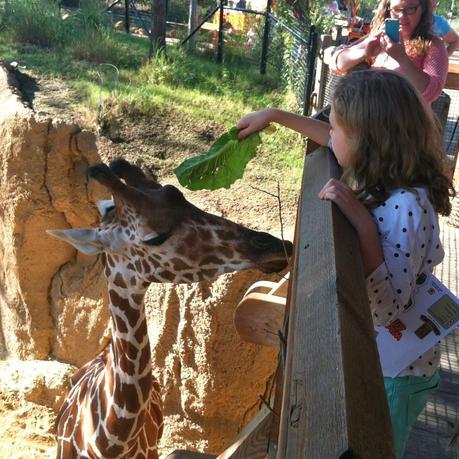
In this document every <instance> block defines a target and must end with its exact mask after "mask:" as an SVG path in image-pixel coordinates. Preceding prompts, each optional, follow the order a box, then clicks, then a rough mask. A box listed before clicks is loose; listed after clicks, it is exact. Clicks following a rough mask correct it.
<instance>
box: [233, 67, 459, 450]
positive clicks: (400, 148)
mask: <svg viewBox="0 0 459 459" xmlns="http://www.w3.org/2000/svg"><path fill="white" fill-rule="evenodd" d="M271 122H277V123H279V124H281V125H283V126H286V127H288V128H291V129H294V130H295V131H298V132H300V133H302V134H304V135H305V136H307V137H309V138H310V139H312V140H314V141H315V142H317V143H318V144H320V145H323V146H326V145H330V147H331V148H332V149H333V152H334V154H335V156H336V158H337V160H338V163H339V164H340V165H341V166H342V168H343V169H344V175H343V177H346V179H343V180H342V181H339V180H336V179H331V180H330V181H328V182H327V183H326V184H325V185H324V187H323V188H322V190H321V191H320V193H319V198H320V199H325V200H331V201H333V202H334V203H335V204H336V205H337V206H338V207H339V208H340V209H341V211H342V212H343V213H344V215H346V217H347V218H348V219H349V221H350V222H351V224H352V225H353V226H354V228H355V229H356V231H357V235H358V238H359V241H360V250H361V255H362V261H363V266H364V271H365V276H366V287H367V293H368V298H369V302H370V308H371V313H372V318H373V322H374V324H375V326H386V325H387V324H389V323H390V322H392V321H393V320H394V319H395V318H396V317H397V316H398V314H399V313H400V312H401V311H402V310H403V307H404V306H405V305H406V304H408V303H409V302H410V301H412V300H413V292H414V289H415V285H416V278H417V277H418V276H419V275H420V274H422V273H423V272H428V271H429V272H431V271H432V269H433V267H434V266H436V265H438V264H439V263H440V262H441V261H442V259H443V256H444V252H443V248H442V246H441V242H440V239H439V225H438V214H441V215H448V214H449V213H450V211H451V204H450V201H449V197H450V196H452V195H453V194H454V190H453V188H452V184H451V180H450V179H448V178H447V176H446V175H444V173H443V165H442V155H443V152H442V147H441V146H442V139H441V136H440V134H439V132H438V130H437V129H436V126H435V124H434V121H433V119H432V114H431V113H430V111H429V110H428V109H426V106H425V105H424V103H423V102H421V100H420V97H419V95H418V93H417V92H416V90H415V89H414V88H413V86H412V85H411V84H410V83H409V82H408V81H407V80H405V79H404V78H403V77H401V76H399V75H398V74H396V73H394V72H390V71H374V70H367V71H360V72H353V73H351V74H349V75H346V76H344V77H342V78H341V79H340V80H339V82H338V84H337V86H336V88H335V91H334V96H333V102H332V106H331V113H330V124H328V123H325V122H322V121H318V120H314V119H312V118H306V117H302V116H299V115H295V114H292V113H288V112H283V111H281V110H276V109H264V110H261V111H258V112H254V113H250V114H248V115H246V116H244V117H243V118H241V120H240V121H239V123H238V125H237V127H238V128H239V129H240V132H239V137H240V138H244V137H246V136H247V135H249V134H250V133H252V132H255V131H258V130H261V129H263V128H264V127H266V126H267V125H268V124H269V123H271ZM439 361H440V352H439V349H438V345H437V346H436V347H434V348H431V349H429V350H428V351H427V352H425V353H424V354H423V355H420V356H419V358H418V359H416V361H415V362H412V363H411V364H410V365H409V366H408V367H407V368H406V369H404V370H403V371H402V372H401V373H400V374H399V375H398V376H397V377H395V378H390V377H385V378H384V384H385V388H386V394H387V398H388V404H389V412H390V416H391V421H392V427H393V432H394V441H395V448H396V453H397V457H398V458H401V457H402V456H403V452H404V450H405V445H406V441H407V439H408V436H409V433H410V430H411V428H412V426H413V424H414V423H415V421H416V418H417V417H418V415H419V414H420V412H421V411H422V410H423V408H424V407H425V405H426V403H427V399H428V397H429V396H430V395H431V394H432V393H433V392H434V390H435V389H436V387H437V386H438V383H439V374H438V371H437V367H438V365H439ZM383 374H384V368H383Z"/></svg>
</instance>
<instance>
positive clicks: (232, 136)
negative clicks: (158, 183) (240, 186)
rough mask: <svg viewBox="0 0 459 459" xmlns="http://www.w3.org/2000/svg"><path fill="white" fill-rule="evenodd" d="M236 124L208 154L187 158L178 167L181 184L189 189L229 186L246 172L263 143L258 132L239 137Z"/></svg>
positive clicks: (212, 188)
mask: <svg viewBox="0 0 459 459" xmlns="http://www.w3.org/2000/svg"><path fill="white" fill-rule="evenodd" d="M237 133H238V129H237V128H236V127H233V128H231V129H230V130H229V132H226V133H225V134H223V135H222V136H220V137H219V138H218V139H217V140H216V141H215V142H214V144H213V145H212V146H211V147H210V149H209V151H208V152H207V153H204V154H203V155H199V156H194V157H193V158H189V159H187V160H185V161H184V162H183V163H182V164H180V166H178V167H177V168H176V169H175V171H174V172H175V175H176V176H177V178H178V181H179V182H180V185H182V186H184V187H186V188H188V189H190V190H193V191H195V190H216V189H218V188H229V187H230V186H231V185H232V184H233V183H234V182H235V181H236V180H237V179H240V178H241V177H242V175H243V174H244V170H245V167H246V166H247V163H248V162H249V161H250V160H251V159H252V158H253V157H254V156H255V154H256V152H257V147H258V145H260V143H261V138H260V135H259V134H258V133H255V134H251V135H250V136H249V137H247V138H245V139H244V140H238V138H237Z"/></svg>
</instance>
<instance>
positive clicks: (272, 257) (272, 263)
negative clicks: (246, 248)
mask: <svg viewBox="0 0 459 459" xmlns="http://www.w3.org/2000/svg"><path fill="white" fill-rule="evenodd" d="M250 245H251V247H252V250H253V251H254V259H257V260H258V266H259V267H260V268H261V269H262V270H263V271H264V272H269V273H271V272H278V271H281V270H282V269H284V268H285V267H286V266H287V264H288V261H289V257H290V256H291V254H292V251H293V244H292V243H291V242H290V241H282V240H281V239H278V238H277V237H274V236H272V235H271V234H268V233H257V234H256V235H254V236H253V237H252V238H251V239H250Z"/></svg>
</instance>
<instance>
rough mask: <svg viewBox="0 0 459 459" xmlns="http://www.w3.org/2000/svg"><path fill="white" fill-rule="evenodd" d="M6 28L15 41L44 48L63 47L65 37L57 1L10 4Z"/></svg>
mask: <svg viewBox="0 0 459 459" xmlns="http://www.w3.org/2000/svg"><path fill="white" fill-rule="evenodd" d="M5 26H6V27H7V29H8V30H9V31H10V32H11V34H12V38H13V39H14V40H15V41H17V42H19V43H31V44H34V45H38V46H41V47H44V48H51V47H53V46H59V45H61V44H62V41H63V37H64V34H63V21H62V20H61V18H60V16H59V8H58V5H57V0H15V1H14V2H9V3H8V9H7V11H6V14H5Z"/></svg>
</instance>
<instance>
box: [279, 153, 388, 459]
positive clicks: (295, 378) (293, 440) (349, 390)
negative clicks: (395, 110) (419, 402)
mask: <svg viewBox="0 0 459 459" xmlns="http://www.w3.org/2000/svg"><path fill="white" fill-rule="evenodd" d="M339 175H340V170H339V167H338V165H337V163H336V160H335V158H334V156H333V155H332V154H331V153H329V152H328V151H327V150H326V149H324V148H321V149H316V150H315V151H314V152H313V153H311V154H310V155H308V156H307V157H306V162H305V168H304V176H303V184H302V194H301V201H300V204H299V208H298V215H297V227H296V234H295V254H294V265H293V269H292V274H291V278H290V279H291V280H290V286H291V289H290V292H289V296H288V301H287V302H288V305H289V329H288V341H287V358H286V369H285V377H284V378H283V381H284V390H283V397H282V412H281V420H280V434H279V445H278V452H277V459H281V458H282V459H283V458H290V457H292V458H308V459H313V458H321V459H325V458H339V457H360V458H369V459H370V458H371V459H377V458H381V459H387V458H390V457H394V453H393V446H392V433H391V427H390V418H389V414H388V409H387V401H386V395H385V392H384V385H383V377H382V373H381V368H380V364H379V357H378V352H377V348H376V343H375V339H374V327H373V323H372V320H371V315H370V309H369V306H368V299H367V295H366V289H365V283H364V275H363V268H362V262H361V258H360V251H359V244H358V240H357V236H356V234H355V231H354V229H353V228H352V226H351V225H350V223H349V222H348V220H347V219H346V218H345V217H344V216H343V214H342V213H341V212H340V211H339V209H338V208H337V207H336V206H335V205H334V204H332V203H330V202H327V201H320V200H319V199H318V197H317V195H318V192H319V190H320V189H321V188H322V186H323V185H324V184H325V183H326V182H327V180H328V179H329V178H331V177H339Z"/></svg>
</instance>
